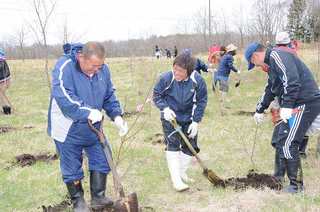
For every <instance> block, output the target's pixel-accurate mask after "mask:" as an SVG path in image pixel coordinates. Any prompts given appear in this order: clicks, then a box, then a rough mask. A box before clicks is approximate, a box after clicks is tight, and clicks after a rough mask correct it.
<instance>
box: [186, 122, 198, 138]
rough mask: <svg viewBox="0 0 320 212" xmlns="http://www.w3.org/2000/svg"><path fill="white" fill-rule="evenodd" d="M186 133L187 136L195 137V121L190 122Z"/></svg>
mask: <svg viewBox="0 0 320 212" xmlns="http://www.w3.org/2000/svg"><path fill="white" fill-rule="evenodd" d="M187 132H188V134H189V138H194V137H196V135H197V134H198V123H197V122H194V121H193V122H192V123H191V124H190V125H189V128H188V131H187Z"/></svg>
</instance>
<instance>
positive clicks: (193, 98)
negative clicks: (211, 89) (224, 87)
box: [153, 71, 208, 122]
mask: <svg viewBox="0 0 320 212" xmlns="http://www.w3.org/2000/svg"><path fill="white" fill-rule="evenodd" d="M207 100H208V97H207V86H206V83H205V81H204V80H203V78H202V77H201V75H200V74H199V73H198V72H196V71H193V72H192V74H191V75H190V77H189V78H188V79H186V80H184V81H180V82H178V81H176V80H175V79H174V76H173V72H172V71H168V72H165V73H163V74H162V75H161V76H160V79H159V81H158V82H157V84H156V85H155V87H154V90H153V101H154V103H155V105H156V106H157V107H158V108H159V109H160V111H161V118H163V112H162V111H163V109H164V108H166V107H169V108H170V109H171V110H173V111H174V112H175V114H176V116H177V117H176V119H177V121H178V122H190V121H195V122H200V121H201V119H202V117H203V114H204V110H205V108H206V106H207Z"/></svg>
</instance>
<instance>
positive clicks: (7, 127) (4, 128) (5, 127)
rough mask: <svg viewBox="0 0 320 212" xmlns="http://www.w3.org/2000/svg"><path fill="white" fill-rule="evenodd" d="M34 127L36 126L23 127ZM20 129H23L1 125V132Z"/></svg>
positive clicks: (27, 126) (27, 127) (25, 127)
mask: <svg viewBox="0 0 320 212" xmlns="http://www.w3.org/2000/svg"><path fill="white" fill-rule="evenodd" d="M33 128H34V126H31V125H26V126H24V127H23V128H22V129H33ZM19 129H21V128H15V127H11V126H0V134H2V133H7V132H11V131H15V130H19Z"/></svg>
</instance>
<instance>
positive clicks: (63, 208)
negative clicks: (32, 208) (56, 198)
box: [41, 197, 71, 212]
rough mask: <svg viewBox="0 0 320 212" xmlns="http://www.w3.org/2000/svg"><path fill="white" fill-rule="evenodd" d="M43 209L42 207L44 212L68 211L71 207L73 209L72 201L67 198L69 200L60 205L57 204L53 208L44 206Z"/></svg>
mask: <svg viewBox="0 0 320 212" xmlns="http://www.w3.org/2000/svg"><path fill="white" fill-rule="evenodd" d="M41 207H42V210H43V212H62V211H66V209H67V208H69V207H70V208H71V200H70V198H69V197H67V199H65V200H63V201H62V202H60V203H59V204H56V205H53V206H51V205H49V206H44V205H42V206H41Z"/></svg>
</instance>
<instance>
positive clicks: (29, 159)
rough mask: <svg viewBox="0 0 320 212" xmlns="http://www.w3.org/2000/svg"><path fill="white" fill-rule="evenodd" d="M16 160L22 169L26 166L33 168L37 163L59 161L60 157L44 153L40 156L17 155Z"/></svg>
mask: <svg viewBox="0 0 320 212" xmlns="http://www.w3.org/2000/svg"><path fill="white" fill-rule="evenodd" d="M15 158H16V164H17V165H19V166H21V167H24V166H31V165H33V164H35V163H36V162H37V161H44V162H48V161H51V160H57V159H58V155H57V154H49V153H43V154H39V155H31V154H21V155H17V156H16V157H15Z"/></svg>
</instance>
